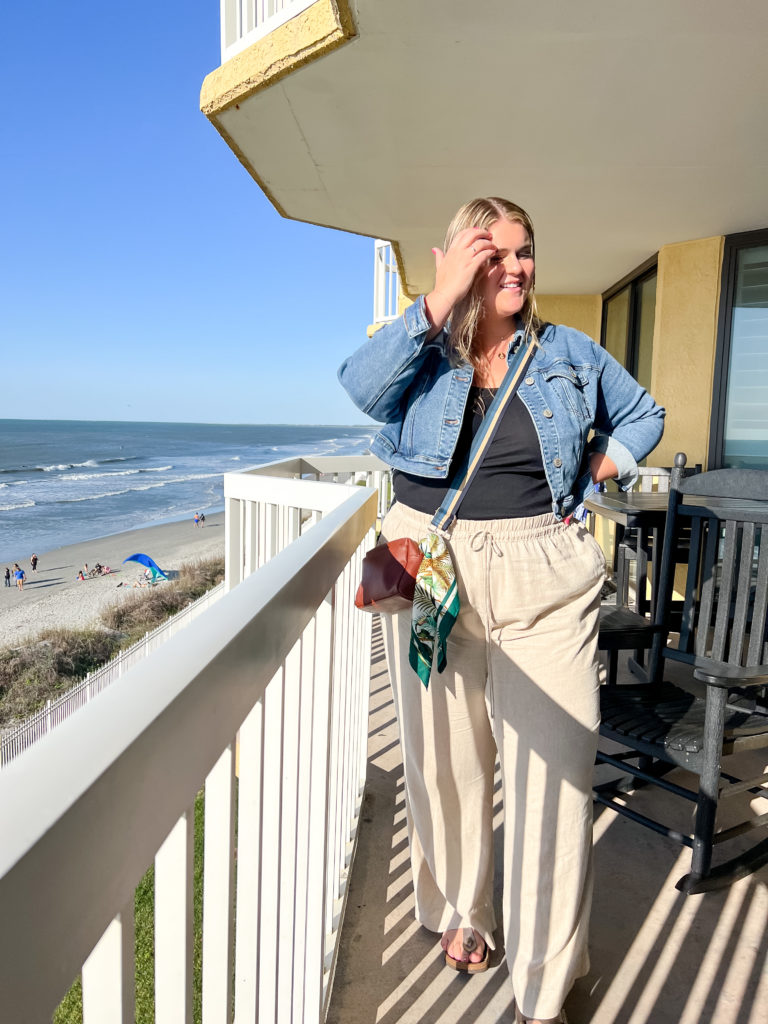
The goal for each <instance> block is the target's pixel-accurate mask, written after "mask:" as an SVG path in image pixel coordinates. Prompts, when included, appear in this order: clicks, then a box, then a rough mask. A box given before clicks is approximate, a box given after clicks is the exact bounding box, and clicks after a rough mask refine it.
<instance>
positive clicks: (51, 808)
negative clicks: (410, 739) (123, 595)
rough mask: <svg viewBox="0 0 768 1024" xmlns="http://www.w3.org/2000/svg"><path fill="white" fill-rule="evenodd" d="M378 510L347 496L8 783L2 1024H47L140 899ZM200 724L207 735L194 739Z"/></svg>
mask: <svg viewBox="0 0 768 1024" xmlns="http://www.w3.org/2000/svg"><path fill="white" fill-rule="evenodd" d="M376 505H377V496H376V493H375V492H374V491H372V490H371V489H368V488H354V489H352V488H350V489H349V492H348V494H347V496H346V500H345V501H344V502H343V503H342V504H341V505H340V506H339V507H338V508H336V509H334V510H333V511H331V512H329V513H328V514H327V515H326V516H325V517H324V518H323V519H321V520H320V521H319V522H317V523H316V524H315V525H314V526H313V528H312V529H311V530H307V531H306V532H305V533H304V534H303V535H302V536H300V537H299V538H298V539H297V540H295V541H294V542H293V543H292V544H290V545H289V546H288V547H286V548H285V549H284V550H282V551H281V552H279V553H278V554H276V555H275V556H274V557H273V558H272V559H271V560H270V561H269V562H268V563H267V564H266V565H264V566H262V568H260V569H259V571H258V572H257V573H254V574H253V575H252V576H250V577H248V578H246V579H245V580H243V582H242V583H240V585H238V586H237V587H235V588H234V589H232V590H231V591H230V592H229V593H228V594H227V595H225V597H223V598H222V599H221V600H219V601H218V602H216V603H215V604H214V605H213V607H212V608H211V609H209V611H208V612H207V613H206V616H205V620H206V623H205V628H201V629H197V630H194V631H187V632H183V633H178V634H176V635H175V636H174V637H172V638H171V639H170V640H168V642H167V643H165V644H163V645H162V646H161V647H160V648H159V649H158V650H157V651H156V652H155V653H154V654H153V656H152V658H149V659H146V660H145V661H143V662H141V663H139V664H138V665H136V666H134V667H133V668H132V669H130V670H129V671H128V672H127V673H126V674H125V675H124V676H123V677H122V678H121V679H120V680H118V681H117V682H116V683H115V684H114V685H113V686H111V687H109V688H108V689H107V690H106V691H105V692H104V694H103V695H102V697H101V698H100V699H99V700H98V701H93V702H91V703H90V704H88V705H87V706H86V707H84V708H83V709H82V710H81V711H80V713H79V714H77V715H73V716H72V717H70V718H69V719H68V720H67V721H66V722H65V723H63V725H62V726H61V727H60V728H59V729H57V730H55V731H54V732H53V733H51V735H50V736H49V737H48V739H47V740H46V742H45V743H40V744H37V745H36V746H33V747H32V748H31V749H30V750H29V751H27V752H26V753H24V754H23V755H21V756H20V757H19V758H17V759H16V760H14V761H13V762H12V763H11V764H10V765H9V766H8V769H7V770H5V771H4V772H3V773H2V774H0V821H2V822H3V842H2V844H0V906H2V907H3V915H2V923H0V991H2V992H3V994H4V995H3V999H4V1005H3V1012H4V1014H8V1016H9V1019H12V1020H14V1022H17V1024H24V1022H26V1021H30V1022H31V1021H38V1020H41V1019H44V1018H45V1019H49V1018H50V1016H51V1013H52V1011H53V1009H54V1008H55V1006H56V1004H57V1002H58V1000H59V999H60V998H61V997H62V995H63V994H64V992H65V991H66V989H67V987H68V986H69V984H70V982H71V981H72V979H73V978H74V977H75V976H76V974H77V973H78V971H79V970H80V968H81V965H82V964H83V963H84V961H85V959H86V958H87V957H88V954H89V953H90V952H91V950H92V948H93V947H94V944H95V943H96V941H97V940H98V939H99V938H100V936H101V935H102V933H103V932H104V929H105V928H106V927H107V925H108V924H109V922H110V920H112V918H113V917H114V915H115V914H116V913H118V912H119V911H120V909H121V908H123V907H126V906H128V905H131V906H132V901H133V891H134V888H135V886H136V885H137V884H138V882H139V880H140V878H141V877H142V875H143V874H144V871H145V870H146V868H147V866H148V865H149V864H150V863H151V862H152V858H153V857H154V855H155V853H156V851H157V850H158V849H159V847H160V846H161V844H162V843H163V841H164V840H165V838H166V836H167V834H168V830H169V828H171V827H172V826H173V824H174V823H175V822H176V821H177V820H178V819H179V817H180V816H181V815H183V814H184V813H185V811H186V810H187V809H188V808H189V807H190V806H191V805H192V803H193V802H194V799H195V794H196V792H197V790H198V789H199V787H200V786H201V785H202V783H203V780H204V779H205V778H206V775H207V774H208V773H209V772H210V771H211V769H212V768H213V766H214V764H216V762H217V760H218V759H219V758H220V756H221V753H222V751H223V750H226V749H227V747H228V745H229V744H231V742H232V737H233V736H234V734H235V732H236V731H237V729H238V728H239V727H240V725H241V723H242V722H243V721H244V719H245V718H246V716H247V715H248V713H249V712H250V710H251V709H252V708H253V706H254V704H255V703H256V701H258V700H259V699H260V698H261V697H262V696H263V694H264V692H265V689H266V687H267V684H268V683H269V681H270V679H271V678H272V677H273V675H274V674H275V672H276V671H277V669H278V667H279V666H280V664H281V662H282V661H283V660H284V659H285V658H286V656H287V655H288V652H289V651H290V650H291V649H292V647H293V645H294V643H295V641H296V639H297V637H299V636H300V635H301V632H302V630H303V629H304V628H305V627H306V625H307V623H308V622H309V621H310V619H311V618H312V616H313V615H314V614H315V613H316V610H317V608H318V607H319V606H321V605H322V603H323V601H324V600H325V599H326V597H327V595H328V593H329V590H330V589H331V588H332V587H333V585H334V581H335V580H336V579H337V577H338V576H339V573H340V572H341V571H342V569H343V567H344V566H345V565H346V564H347V562H348V559H349V556H350V552H352V551H354V550H355V549H356V547H357V545H359V544H360V543H361V542H362V540H363V538H364V537H365V536H366V534H367V533H368V531H369V530H370V527H371V524H372V522H373V520H374V519H375V515H376ZM201 621H202V620H201ZM198 721H204V722H205V723H206V724H205V728H204V729H198V730H196V731H194V730H193V726H194V723H195V722H198ZM191 730H192V731H193V734H194V737H195V742H194V743H192V742H190V734H191ZM118 795H119V799H117V798H116V796H118ZM128 838H130V841H127V840H128ZM41 964H45V965H46V969H45V971H41V970H40V965H41Z"/></svg>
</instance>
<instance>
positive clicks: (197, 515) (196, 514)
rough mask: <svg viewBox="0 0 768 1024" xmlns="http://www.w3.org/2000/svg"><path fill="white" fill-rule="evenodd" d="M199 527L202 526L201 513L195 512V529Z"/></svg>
mask: <svg viewBox="0 0 768 1024" xmlns="http://www.w3.org/2000/svg"><path fill="white" fill-rule="evenodd" d="M199 525H200V513H199V512H195V527H198V526H199Z"/></svg>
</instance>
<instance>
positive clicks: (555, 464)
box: [552, 459, 563, 469]
mask: <svg viewBox="0 0 768 1024" xmlns="http://www.w3.org/2000/svg"><path fill="white" fill-rule="evenodd" d="M562 464H563V460H562V459H554V461H553V462H552V465H553V466H557V468H558V469H560V467H561V466H562Z"/></svg>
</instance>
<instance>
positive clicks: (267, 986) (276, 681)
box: [257, 668, 284, 1024]
mask: <svg viewBox="0 0 768 1024" xmlns="http://www.w3.org/2000/svg"><path fill="white" fill-rule="evenodd" d="M283 676H284V668H281V669H280V670H279V671H278V672H277V673H276V674H275V676H274V677H273V678H272V679H271V680H270V682H269V685H268V686H267V690H266V693H265V694H264V741H263V742H264V762H263V767H262V772H263V784H262V796H261V800H262V809H261V813H262V819H261V849H260V860H261V906H260V912H259V964H260V965H263V967H264V969H263V970H261V971H260V973H259V1003H258V1017H257V1019H258V1020H259V1021H260V1022H264V1021H268V1022H269V1024H280V1021H279V1020H278V1017H277V971H278V967H279V964H278V956H279V946H278V939H279V936H280V912H281V906H280V858H281V853H282V851H281V843H280V839H281V832H282V830H281V821H280V818H281V813H282V795H283V794H282V775H283V697H284V690H283Z"/></svg>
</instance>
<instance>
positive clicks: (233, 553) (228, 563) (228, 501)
mask: <svg viewBox="0 0 768 1024" xmlns="http://www.w3.org/2000/svg"><path fill="white" fill-rule="evenodd" d="M224 504H225V516H224V578H225V581H226V584H225V585H226V587H227V590H231V588H232V587H235V586H237V584H238V583H240V582H241V581H242V579H243V566H242V557H243V555H242V543H241V536H240V534H241V530H242V526H241V522H240V518H241V516H242V514H243V503H242V502H241V501H237V500H236V499H234V498H229V497H226V496H225V498H224Z"/></svg>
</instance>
